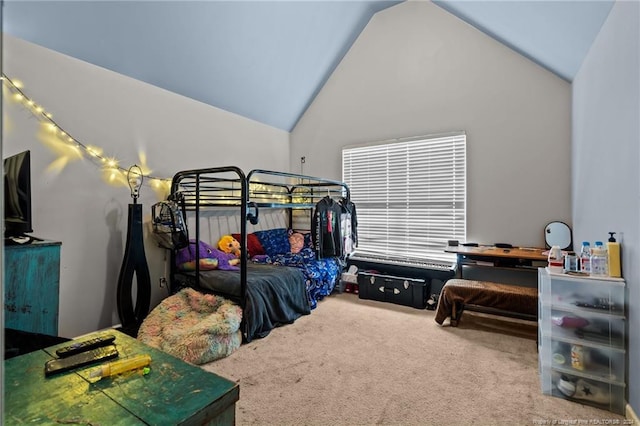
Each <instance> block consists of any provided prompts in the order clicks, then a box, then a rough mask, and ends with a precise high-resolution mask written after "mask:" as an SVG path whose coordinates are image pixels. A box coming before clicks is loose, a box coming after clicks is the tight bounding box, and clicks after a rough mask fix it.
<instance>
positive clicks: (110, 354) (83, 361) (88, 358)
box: [44, 345, 118, 377]
mask: <svg viewBox="0 0 640 426" xmlns="http://www.w3.org/2000/svg"><path fill="white" fill-rule="evenodd" d="M117 356H118V350H117V349H116V347H115V346H114V345H109V346H104V347H101V348H96V349H91V350H88V351H86V352H81V353H79V354H76V355H71V356H68V357H66V358H57V359H51V360H49V361H47V362H46V363H45V364H44V375H45V376H47V377H48V376H51V375H53V374H57V373H62V372H65V371H69V370H73V369H74V368H77V367H82V366H84V365H88V364H93V363H95V362H98V361H103V360H107V359H112V358H115V357H117Z"/></svg>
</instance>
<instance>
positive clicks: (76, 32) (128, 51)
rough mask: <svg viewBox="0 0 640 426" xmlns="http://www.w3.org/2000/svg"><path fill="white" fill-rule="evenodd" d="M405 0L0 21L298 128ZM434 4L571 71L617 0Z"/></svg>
mask: <svg viewBox="0 0 640 426" xmlns="http://www.w3.org/2000/svg"><path fill="white" fill-rule="evenodd" d="M417 1H420V0H417ZM397 3H400V1H391V0H389V1H384V0H357V1H354V0H351V1H346V0H324V1H313V0H296V1H279V0H258V1H186V0H182V1H179V0H176V1H166V0H164V1H78V0H76V1H57V0H46V1H19V0H4V8H3V13H2V16H3V22H2V23H3V31H5V32H6V33H8V34H11V35H13V36H15V37H19V38H21V39H24V40H27V41H30V42H32V43H35V44H38V45H40V46H43V47H46V48H49V49H52V50H55V51H58V52H60V53H63V54H66V55H69V56H72V57H75V58H78V59H81V60H83V61H86V62H89V63H92V64H95V65H98V66H101V67H103V68H106V69H110V70H112V71H115V72H118V73H121V74H124V75H127V76H130V77H133V78H135V79H138V80H141V81H144V82H147V83H149V84H153V85H155V86H158V87H161V88H163V89H166V90H169V91H172V92H175V93H178V94H181V95H184V96H187V97H190V98H192V99H195V100H198V101H201V102H204V103H206V104H209V105H212V106H215V107H218V108H221V109H224V110H227V111H230V112H233V113H236V114H239V115H242V116H244V117H247V118H250V119H253V120H256V121H259V122H262V123H265V124H267V125H270V126H273V127H276V128H279V129H283V130H286V131H290V130H292V129H293V127H294V126H295V124H296V123H297V121H298V119H299V118H300V117H301V116H302V114H303V113H304V111H305V110H306V108H307V107H308V106H309V104H310V103H311V102H312V101H313V99H314V97H315V96H316V95H317V93H318V92H319V91H320V90H321V89H322V86H323V84H324V83H325V82H326V80H327V79H328V78H329V76H330V75H331V73H332V72H333V70H334V69H335V68H336V66H337V65H338V64H339V62H340V60H341V59H342V58H343V56H344V55H345V54H346V52H347V51H348V50H349V48H350V47H351V45H352V44H353V42H354V41H355V40H356V38H357V37H358V35H359V34H360V32H361V31H362V30H363V29H364V27H365V26H366V25H367V23H368V22H369V20H370V19H371V17H372V16H373V15H374V14H375V13H377V12H379V11H381V10H384V9H386V8H388V7H393V6H394V5H396V4H397ZM434 3H435V4H437V5H438V6H440V7H442V8H444V9H445V10H447V11H449V12H450V13H453V14H454V15H456V16H458V17H459V18H461V19H463V20H465V21H467V22H468V23H470V24H471V25H474V26H475V27H477V28H478V29H480V30H481V31H483V32H485V33H487V34H488V35H490V36H492V37H494V38H495V39H497V40H499V41H500V42H502V43H504V44H506V45H508V46H510V47H511V48H513V49H514V50H516V51H518V52H520V53H521V54H523V55H525V56H527V57H528V58H530V59H532V60H533V61H535V62H537V63H539V64H540V65H542V66H544V67H546V68H547V69H549V70H550V71H552V72H554V73H556V74H557V75H558V76H560V77H562V78H564V79H566V80H567V81H572V80H573V78H574V76H575V75H576V73H577V71H578V70H579V68H580V65H581V64H582V60H583V59H584V57H585V55H586V54H587V52H588V50H589V47H590V46H591V44H592V42H593V40H594V39H595V37H596V35H597V34H598V32H599V30H600V28H601V26H602V24H603V23H604V21H605V19H606V17H607V15H608V14H609V11H610V10H611V7H612V5H613V3H614V0H595V1H594V0H584V1H583V0H565V1H547V0H529V1H517V0H505V1H485V0H476V1H469V0H434Z"/></svg>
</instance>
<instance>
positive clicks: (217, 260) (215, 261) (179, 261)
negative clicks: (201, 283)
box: [176, 240, 239, 271]
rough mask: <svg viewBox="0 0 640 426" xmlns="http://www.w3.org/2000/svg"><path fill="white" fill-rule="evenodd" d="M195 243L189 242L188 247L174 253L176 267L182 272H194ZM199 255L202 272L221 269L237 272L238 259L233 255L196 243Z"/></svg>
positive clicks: (205, 244) (202, 243) (193, 241)
mask: <svg viewBox="0 0 640 426" xmlns="http://www.w3.org/2000/svg"><path fill="white" fill-rule="evenodd" d="M195 250H196V242H195V240H191V241H190V242H189V247H185V248H183V249H180V250H178V252H177V253H176V265H177V266H178V268H179V269H182V270H184V271H194V270H195V263H196V260H195V259H196V251H195ZM198 251H199V253H200V268H201V269H202V270H209V269H221V270H225V271H237V270H238V269H239V268H238V267H237V266H236V265H237V264H238V262H239V259H238V258H236V257H235V256H234V255H233V254H230V253H225V252H223V251H222V250H218V249H216V248H213V247H211V246H210V245H209V244H207V243H204V242H202V241H200V242H199V243H198Z"/></svg>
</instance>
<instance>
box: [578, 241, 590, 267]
mask: <svg viewBox="0 0 640 426" xmlns="http://www.w3.org/2000/svg"><path fill="white" fill-rule="evenodd" d="M580 272H584V273H585V274H590V273H591V246H590V245H589V241H583V242H582V249H581V250H580Z"/></svg>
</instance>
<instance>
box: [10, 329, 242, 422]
mask: <svg viewBox="0 0 640 426" xmlns="http://www.w3.org/2000/svg"><path fill="white" fill-rule="evenodd" d="M98 334H114V335H115V336H116V340H115V344H116V346H117V348H118V352H119V357H118V358H116V359H115V360H117V359H123V358H126V357H130V356H134V355H139V354H149V355H151V359H152V361H151V371H150V373H149V374H147V375H142V373H141V372H140V371H136V372H129V373H124V374H121V375H119V376H113V377H108V378H103V379H102V380H99V381H97V382H93V383H92V382H91V381H89V372H90V371H91V370H92V369H93V368H95V366H87V367H81V368H80V369H77V370H74V371H70V372H66V373H61V374H58V375H53V376H51V377H46V378H45V376H44V363H45V362H46V361H47V360H49V359H51V358H55V357H56V356H55V351H56V349H57V348H59V347H61V346H64V345H65V344H60V345H56V346H51V347H49V348H46V349H43V350H40V351H36V352H32V353H29V354H26V355H22V356H18V357H15V358H11V359H8V360H6V361H5V365H4V373H5V378H4V380H5V382H4V393H5V395H4V397H5V404H4V408H5V412H4V414H3V415H4V424H5V425H12V424H26V423H29V424H90V425H134V424H149V425H191V424H198V425H200V424H209V425H230V424H231V425H232V424H235V403H236V401H238V398H239V393H240V392H239V387H238V384H237V383H234V382H231V381H229V380H227V379H225V378H222V377H220V376H218V375H216V374H213V373H209V372H207V371H205V370H203V369H201V368H199V367H197V366H194V365H191V364H188V363H186V362H184V361H182V360H180V359H178V358H175V357H173V356H171V355H169V354H166V353H164V352H162V351H159V350H157V349H154V348H152V347H149V346H147V345H145V344H143V343H141V342H138V341H137V340H136V339H134V338H132V337H129V336H127V335H126V334H123V333H120V332H118V331H115V330H109V331H107V332H100V333H91V334H88V335H86V336H83V337H82V338H81V339H79V340H86V339H91V338H92V337H95V336H96V335H98ZM66 344H68V343H66ZM115 360H113V361H115ZM96 365H100V364H99V363H98V364H96Z"/></svg>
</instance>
